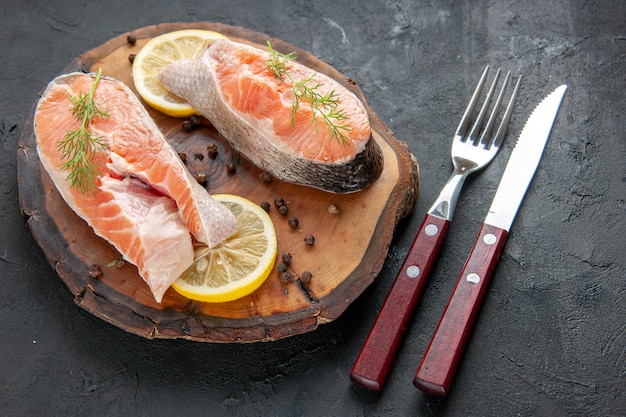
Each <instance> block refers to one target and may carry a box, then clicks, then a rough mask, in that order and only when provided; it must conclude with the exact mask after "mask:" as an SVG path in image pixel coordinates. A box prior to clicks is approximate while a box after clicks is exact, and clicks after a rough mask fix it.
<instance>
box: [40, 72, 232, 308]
mask: <svg viewBox="0 0 626 417" xmlns="http://www.w3.org/2000/svg"><path fill="white" fill-rule="evenodd" d="M95 81H96V75H95V74H83V73H71V74H65V75H61V76H59V77H57V78H55V79H54V80H53V81H51V82H50V84H49V85H48V87H47V88H46V90H45V91H44V93H43V94H42V97H41V98H40V100H39V101H38V103H37V106H36V109H35V116H34V132H35V136H36V141H37V152H38V155H39V158H40V160H41V163H42V165H43V167H44V168H45V170H46V171H47V173H48V174H49V176H50V178H51V179H52V181H53V183H54V184H55V186H56V188H57V189H58V190H59V193H60V194H61V196H62V197H63V199H64V200H65V202H66V203H67V204H68V205H69V207H70V208H71V209H72V210H73V211H74V212H75V213H76V214H77V215H78V216H79V217H81V218H82V219H83V220H85V221H86V222H87V224H89V226H91V228H92V229H93V230H94V232H95V233H96V234H97V235H98V236H100V237H102V238H104V239H106V240H107V241H108V242H109V243H111V244H112V245H113V246H114V247H115V248H116V249H117V250H118V251H119V252H120V254H121V255H122V256H123V257H124V259H126V260H127V261H128V262H130V263H132V264H134V265H135V266H136V267H137V269H138V272H139V275H140V276H141V277H142V279H143V280H144V281H145V282H146V283H147V284H148V286H149V288H150V290H151V291H152V294H153V295H154V298H155V300H156V301H157V302H161V301H162V297H163V295H164V293H165V291H166V290H167V289H168V288H169V287H170V285H171V284H172V282H174V281H175V280H176V279H177V278H178V277H179V276H180V275H181V273H182V272H184V271H185V270H186V269H187V268H188V267H189V266H191V265H192V263H193V260H194V259H193V254H194V249H193V244H194V240H196V241H198V242H202V243H204V244H206V245H207V246H209V247H213V246H215V245H217V244H218V243H220V242H221V241H223V240H224V239H226V238H227V237H229V236H230V235H232V234H233V233H234V232H235V231H236V230H237V221H236V219H235V216H234V215H233V214H232V212H231V211H230V210H229V209H228V208H227V207H226V206H224V205H223V204H221V203H220V202H218V201H216V200H215V199H213V198H212V197H211V195H210V194H209V193H208V192H207V190H206V189H204V188H203V187H202V186H201V185H200V184H198V182H197V181H196V180H195V179H194V177H193V176H192V175H191V173H190V172H189V171H188V170H187V168H186V167H185V165H184V164H183V162H182V161H181V160H180V158H179V156H178V154H177V152H176V151H175V150H174V148H173V147H172V146H171V145H170V144H169V143H168V142H167V140H166V139H165V137H164V136H163V134H162V133H161V132H160V131H159V129H158V127H157V126H156V124H155V123H154V121H153V120H152V118H151V117H150V116H149V114H148V112H147V111H146V109H145V108H144V107H143V105H142V104H141V102H140V101H139V99H138V98H137V97H136V96H135V94H134V93H133V92H132V91H131V90H130V89H129V88H128V87H127V86H126V85H125V84H124V83H122V82H121V81H118V80H116V79H113V78H110V77H104V76H103V77H101V78H100V79H99V81H98V83H97V84H96V88H95V90H94V96H93V98H94V101H95V103H97V105H98V106H101V107H103V108H104V109H106V113H107V115H106V117H98V118H93V119H92V120H91V121H90V123H89V125H88V129H89V132H90V133H91V135H93V136H94V137H98V138H100V140H101V141H102V142H103V143H104V144H106V147H105V149H103V150H102V152H98V153H96V154H95V155H94V156H93V161H92V162H93V164H94V166H96V167H97V176H96V178H95V181H94V182H95V184H94V192H93V193H85V192H84V191H80V190H79V189H77V187H74V186H72V184H71V182H70V181H69V179H68V170H66V169H64V167H63V165H64V163H65V162H66V161H65V160H64V157H63V154H62V153H61V151H60V148H59V142H61V141H62V140H63V139H64V138H65V136H66V134H67V133H68V132H71V131H74V130H77V129H79V128H80V127H81V122H79V121H78V120H77V119H76V117H75V115H74V114H73V112H72V107H73V105H72V101H71V98H75V97H80V96H81V95H85V94H88V93H89V92H90V90H91V89H92V86H93V85H94V83H95Z"/></svg>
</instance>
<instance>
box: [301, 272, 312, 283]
mask: <svg viewBox="0 0 626 417" xmlns="http://www.w3.org/2000/svg"><path fill="white" fill-rule="evenodd" d="M311 278H313V274H312V273H310V272H309V271H304V272H303V273H302V276H300V279H301V280H302V281H303V282H309V281H311Z"/></svg>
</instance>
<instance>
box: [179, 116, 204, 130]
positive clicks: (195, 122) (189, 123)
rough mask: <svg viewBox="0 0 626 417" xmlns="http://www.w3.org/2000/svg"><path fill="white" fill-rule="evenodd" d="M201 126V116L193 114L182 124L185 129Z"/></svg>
mask: <svg viewBox="0 0 626 417" xmlns="http://www.w3.org/2000/svg"><path fill="white" fill-rule="evenodd" d="M197 126H200V118H199V117H198V116H191V117H190V118H189V119H188V120H185V121H184V122H183V124H182V127H183V130H187V131H189V130H192V129H194V128H195V127H197Z"/></svg>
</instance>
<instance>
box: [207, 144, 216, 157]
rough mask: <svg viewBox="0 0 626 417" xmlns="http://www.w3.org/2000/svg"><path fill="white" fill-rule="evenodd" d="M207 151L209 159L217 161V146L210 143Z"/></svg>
mask: <svg viewBox="0 0 626 417" xmlns="http://www.w3.org/2000/svg"><path fill="white" fill-rule="evenodd" d="M206 151H207V153H208V154H209V158H211V159H215V158H216V157H217V145H216V144H214V143H209V144H208V145H207V147H206Z"/></svg>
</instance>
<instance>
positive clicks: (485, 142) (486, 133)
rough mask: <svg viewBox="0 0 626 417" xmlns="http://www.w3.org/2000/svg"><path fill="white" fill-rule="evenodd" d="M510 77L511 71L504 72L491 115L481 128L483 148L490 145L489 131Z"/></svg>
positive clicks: (491, 128)
mask: <svg viewBox="0 0 626 417" xmlns="http://www.w3.org/2000/svg"><path fill="white" fill-rule="evenodd" d="M510 78H511V71H509V72H507V73H506V77H505V78H504V82H503V83H502V88H501V89H500V94H498V98H497V99H496V103H495V104H494V105H493V110H492V111H491V115H490V116H489V120H488V121H487V125H485V129H484V130H483V133H482V135H481V136H480V141H479V142H478V143H481V144H483V145H485V149H489V147H490V146H491V143H493V141H491V140H490V139H491V132H492V131H493V126H494V125H495V123H496V117H497V116H498V110H500V105H501V104H502V99H503V98H504V92H505V91H506V88H507V86H508V85H509V79H510Z"/></svg>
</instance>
